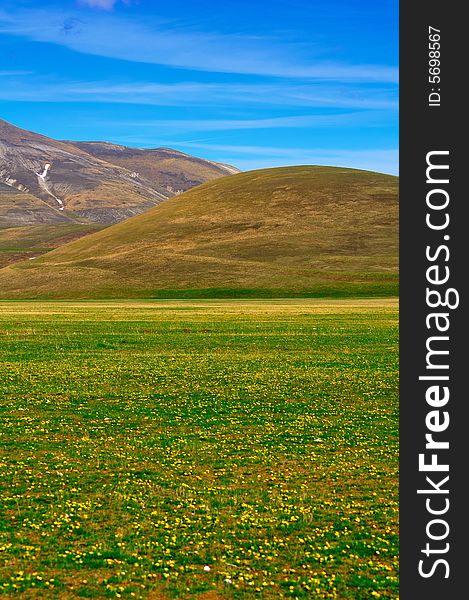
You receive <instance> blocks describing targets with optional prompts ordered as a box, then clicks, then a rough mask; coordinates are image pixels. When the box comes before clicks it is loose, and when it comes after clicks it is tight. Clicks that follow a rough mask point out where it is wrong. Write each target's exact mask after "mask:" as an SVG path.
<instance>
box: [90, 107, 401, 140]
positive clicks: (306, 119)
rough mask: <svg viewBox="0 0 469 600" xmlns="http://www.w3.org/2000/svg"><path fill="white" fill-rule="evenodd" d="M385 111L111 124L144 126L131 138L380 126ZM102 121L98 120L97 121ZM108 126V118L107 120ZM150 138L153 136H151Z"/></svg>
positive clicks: (385, 122) (145, 138)
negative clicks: (137, 134)
mask: <svg viewBox="0 0 469 600" xmlns="http://www.w3.org/2000/svg"><path fill="white" fill-rule="evenodd" d="M389 121H390V118H389V114H388V113H387V112H384V111H360V112H352V113H351V112H347V113H340V114H330V115H324V114H320V115H297V116H290V117H274V118H269V119H186V120H185V119H180V120H176V119H174V120H172V119H168V120H152V121H148V120H140V121H137V120H135V121H119V122H115V123H114V125H122V126H125V127H134V128H135V129H139V128H140V129H143V130H145V132H146V134H145V136H140V137H139V136H136V137H134V139H135V142H138V141H140V142H142V141H145V140H151V139H152V137H151V135H149V133H150V132H151V130H152V129H155V130H156V131H158V132H159V131H161V130H165V132H166V133H168V132H171V131H172V132H181V131H183V132H190V131H230V130H236V131H239V130H245V129H298V128H300V129H304V128H314V129H316V128H318V127H319V128H324V127H325V128H328V129H330V128H333V127H340V128H343V127H360V128H361V127H382V126H383V125H386V124H389ZM101 123H102V122H101ZM106 125H107V126H112V125H113V123H112V122H107V123H106ZM153 139H154V136H153Z"/></svg>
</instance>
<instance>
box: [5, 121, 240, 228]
mask: <svg viewBox="0 0 469 600" xmlns="http://www.w3.org/2000/svg"><path fill="white" fill-rule="evenodd" d="M235 172H237V169H234V168H233V167H229V166H225V165H221V164H218V163H212V162H210V161H206V160H202V159H198V158H195V157H192V156H189V155H186V154H183V153H181V152H177V151H175V150H170V149H166V148H159V149H150V150H145V149H138V148H127V147H125V146H118V145H115V144H110V143H107V142H70V141H59V140H55V139H52V138H49V137H46V136H43V135H40V134H37V133H33V132H31V131H26V130H24V129H20V128H18V127H15V126H14V125H11V124H10V123H8V122H6V121H3V120H0V228H5V227H16V226H24V225H35V224H45V223H47V224H51V223H55V224H60V223H68V224H70V223H80V224H86V223H100V224H102V225H108V224H112V223H118V222H120V221H122V220H124V219H126V218H128V217H130V216H134V215H137V214H140V213H142V212H144V211H146V210H148V209H149V208H151V207H153V206H155V205H157V204H159V203H160V202H162V201H164V200H166V199H168V198H170V197H172V196H175V195H176V194H178V193H179V192H182V191H186V190H188V189H190V188H191V187H194V186H196V185H199V184H200V183H204V182H206V181H211V180H213V179H216V178H218V177H222V176H223V175H228V174H232V173H235Z"/></svg>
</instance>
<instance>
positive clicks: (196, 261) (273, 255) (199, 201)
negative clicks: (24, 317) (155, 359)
mask: <svg viewBox="0 0 469 600" xmlns="http://www.w3.org/2000/svg"><path fill="white" fill-rule="evenodd" d="M397 270H398V178H397V177H394V176H391V175H385V174H381V173H374V172H370V171H359V170H355V169H346V168H338V167H319V166H298V167H281V168H275V169H263V170H259V171H250V172H245V173H239V174H236V175H231V176H228V177H223V178H221V179H217V180H215V181H211V182H209V183H205V184H203V185H200V186H198V187H197V188H194V189H192V190H190V191H188V192H185V193H183V194H180V195H179V196H176V197H174V198H172V199H170V200H167V201H165V202H163V203H161V204H159V205H158V206H156V207H154V208H152V209H150V210H149V211H147V212H145V213H143V214H141V215H138V216H136V217H133V218H131V219H128V220H126V221H124V222H122V223H118V224H117V225H113V226H112V227H109V228H107V229H104V230H102V231H99V232H98V233H94V234H91V235H87V236H86V237H84V238H81V239H79V240H77V241H74V242H71V243H69V244H66V245H65V246H62V247H60V248H58V249H57V250H54V251H52V252H49V253H47V254H45V255H43V256H42V257H40V258H37V259H35V260H31V261H26V262H23V263H18V264H16V265H13V266H10V267H7V268H5V269H2V270H1V271H0V289H1V290H2V292H1V297H3V298H7V297H9V298H15V297H16V298H19V297H21V298H34V297H38V298H97V297H122V298H123V297H158V296H160V297H161V296H172V295H173V296H184V295H187V296H204V295H206V296H210V295H212V296H217V295H221V296H226V295H233V296H236V295H253V296H256V295H261V296H262V295H273V296H275V295H279V296H285V295H287V296H288V295H328V294H333V295H337V294H340V295H390V294H396V293H397Z"/></svg>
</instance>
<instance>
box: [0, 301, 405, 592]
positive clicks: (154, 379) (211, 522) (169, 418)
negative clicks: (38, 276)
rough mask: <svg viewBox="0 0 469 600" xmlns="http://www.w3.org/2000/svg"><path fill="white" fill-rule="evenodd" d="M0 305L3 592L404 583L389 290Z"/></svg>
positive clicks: (331, 588)
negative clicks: (328, 295)
mask: <svg viewBox="0 0 469 600" xmlns="http://www.w3.org/2000/svg"><path fill="white" fill-rule="evenodd" d="M0 308H1V311H0V312H1V314H0V334H1V342H2V343H1V346H0V356H1V360H2V363H1V366H0V371H1V375H0V396H1V405H0V406H1V411H2V427H1V436H2V443H1V469H0V477H1V483H2V495H3V501H2V516H1V519H0V536H1V537H0V571H1V575H0V577H1V578H0V596H1V597H2V598H10V597H11V598H13V597H17V598H18V597H19V598H60V599H61V598H64V599H68V598H152V599H171V598H189V597H190V598H192V597H193V598H198V599H199V598H200V599H206V600H216V599H223V598H229V599H237V598H245V597H246V598H248V597H249V598H250V597H254V598H256V597H257V598H262V599H271V598H272V599H273V598H301V599H305V598H318V599H322V598H332V599H334V598H335V599H341V600H342V599H347V600H349V599H350V600H352V599H354V600H359V599H368V598H370V599H371V598H394V599H396V598H397V597H398V573H397V560H398V559H397V557H398V530H397V527H398V395H397V392H398V390H397V386H398V354H397V341H398V328H397V301H395V300H392V299H388V300H369V301H365V300H353V301H352V300H349V301H347V300H344V301H339V300H334V301H327V300H325V299H323V300H278V301H275V300H265V301H253V300H251V301H249V300H244V301H241V300H239V301H236V300H227V301H209V300H206V301H194V300H192V301H184V300H182V301H181V300H179V301H177V300H175V301H163V300H158V301H128V302H127V301H126V302H120V301H109V302H2V303H1V307H0Z"/></svg>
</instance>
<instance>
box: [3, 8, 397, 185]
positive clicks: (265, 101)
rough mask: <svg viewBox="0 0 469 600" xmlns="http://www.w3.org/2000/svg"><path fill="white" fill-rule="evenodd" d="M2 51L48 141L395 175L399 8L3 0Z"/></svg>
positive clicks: (16, 105) (8, 110)
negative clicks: (93, 142) (170, 150)
mask: <svg viewBox="0 0 469 600" xmlns="http://www.w3.org/2000/svg"><path fill="white" fill-rule="evenodd" d="M0 57H1V58H0V117H2V118H4V119H6V120H7V121H10V122H12V123H14V124H15V125H18V126H20V127H23V128H25V129H31V130H33V131H37V132H39V133H43V134H45V135H49V136H52V137H56V138H59V139H73V140H106V141H111V142H114V143H120V144H125V145H129V146H139V147H159V146H166V147H168V146H169V147H172V148H176V149H178V150H181V151H183V152H187V153H189V154H194V155H196V156H201V157H203V158H208V159H210V160H216V161H220V162H226V163H229V164H233V165H236V166H237V167H239V168H241V169H243V170H249V169H256V168H263V167H275V166H282V165H294V164H325V165H340V166H348V167H356V168H361V169H370V170H376V171H382V172H385V173H394V174H397V170H398V151H397V148H398V2H397V0H380V1H379V2H376V0H373V1H370V0H329V1H327V0H321V1H317V0H269V1H267V0H236V1H232V0H224V1H223V2H214V1H212V0H211V1H209V0H198V1H197V2H196V1H195V0H190V1H189V0H171V1H170V2H167V1H166V2H162V1H160V0H125V1H124V0H61V1H54V0H44V2H32V1H27V0H15V1H14V2H9V0H4V1H3V2H2V3H1V4H0Z"/></svg>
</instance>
